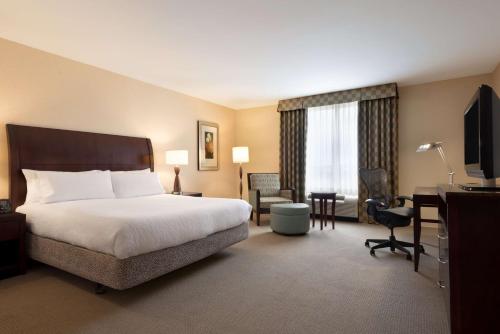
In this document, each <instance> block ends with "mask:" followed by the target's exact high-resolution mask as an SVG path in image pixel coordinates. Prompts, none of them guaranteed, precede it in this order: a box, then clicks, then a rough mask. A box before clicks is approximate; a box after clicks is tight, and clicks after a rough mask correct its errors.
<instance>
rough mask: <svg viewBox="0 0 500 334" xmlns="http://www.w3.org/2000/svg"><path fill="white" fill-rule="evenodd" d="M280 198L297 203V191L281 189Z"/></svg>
mask: <svg viewBox="0 0 500 334" xmlns="http://www.w3.org/2000/svg"><path fill="white" fill-rule="evenodd" d="M280 197H284V198H288V199H291V200H292V201H293V202H294V203H295V202H297V198H296V195H295V189H281V190H280Z"/></svg>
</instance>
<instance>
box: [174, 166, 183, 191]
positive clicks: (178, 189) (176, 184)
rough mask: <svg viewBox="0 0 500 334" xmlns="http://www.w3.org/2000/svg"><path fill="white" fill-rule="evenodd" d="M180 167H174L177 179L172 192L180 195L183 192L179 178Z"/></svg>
mask: <svg viewBox="0 0 500 334" xmlns="http://www.w3.org/2000/svg"><path fill="white" fill-rule="evenodd" d="M180 171H181V170H180V168H179V167H177V166H175V167H174V172H175V180H174V191H173V192H172V193H174V194H176V195H179V194H181V192H182V191H181V181H180V180H179V172H180Z"/></svg>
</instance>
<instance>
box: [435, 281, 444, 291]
mask: <svg viewBox="0 0 500 334" xmlns="http://www.w3.org/2000/svg"><path fill="white" fill-rule="evenodd" d="M436 283H437V285H438V286H439V287H440V288H441V289H444V288H446V285H444V282H443V281H442V280H439V281H437V282H436Z"/></svg>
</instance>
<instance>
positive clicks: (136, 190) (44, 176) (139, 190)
mask: <svg viewBox="0 0 500 334" xmlns="http://www.w3.org/2000/svg"><path fill="white" fill-rule="evenodd" d="M23 174H24V176H25V178H26V186H27V194H26V202H25V203H56V202H65V201H76V200H88V199H103V198H126V197H138V196H150V195H158V194H164V193H165V190H164V188H163V186H162V185H161V183H160V179H159V176H158V174H157V173H152V172H151V171H150V169H149V168H148V169H145V170H138V171H119V172H110V171H109V170H105V171H102V170H91V171H84V172H57V171H38V170H31V169H23Z"/></svg>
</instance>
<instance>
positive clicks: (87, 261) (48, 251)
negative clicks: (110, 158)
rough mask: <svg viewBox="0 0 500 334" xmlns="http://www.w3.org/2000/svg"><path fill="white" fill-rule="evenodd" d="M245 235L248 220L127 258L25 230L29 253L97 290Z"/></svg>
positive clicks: (145, 277) (127, 283)
mask: <svg viewBox="0 0 500 334" xmlns="http://www.w3.org/2000/svg"><path fill="white" fill-rule="evenodd" d="M247 238H248V223H247V222H245V223H243V224H241V225H238V226H236V227H233V228H231V229H228V230H224V231H221V232H217V233H214V234H211V235H209V236H208V237H206V238H203V239H199V240H194V241H190V242H188V243H185V244H182V245H179V246H175V247H170V248H165V249H161V250H158V251H154V252H151V253H147V254H142V255H138V256H134V257H130V258H127V259H118V258H116V257H114V256H112V255H109V254H104V253H100V252H95V251H91V250H88V249H86V248H82V247H79V246H74V245H71V244H68V243H65V242H61V241H56V240H53V239H49V238H44V237H41V236H38V235H34V234H31V233H28V234H27V244H28V254H29V256H30V257H31V258H32V259H34V260H36V261H39V262H42V263H45V264H47V265H49V266H52V267H55V268H58V269H61V270H64V271H67V272H69V273H72V274H74V275H77V276H80V277H83V278H85V279H88V280H90V281H93V282H95V283H97V285H96V286H95V292H96V293H98V294H99V293H104V292H105V291H106V287H109V288H113V289H116V290H125V289H129V288H131V287H134V286H136V285H139V284H141V283H144V282H147V281H150V280H152V279H154V278H157V277H159V276H162V275H164V274H166V273H169V272H171V271H173V270H176V269H179V268H181V267H184V266H187V265H189V264H191V263H193V262H196V261H199V260H201V259H204V258H206V257H208V256H210V255H212V254H215V253H217V252H219V251H220V250H222V249H224V248H226V247H229V246H231V245H233V244H235V243H237V242H240V241H242V240H245V239H247Z"/></svg>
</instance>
